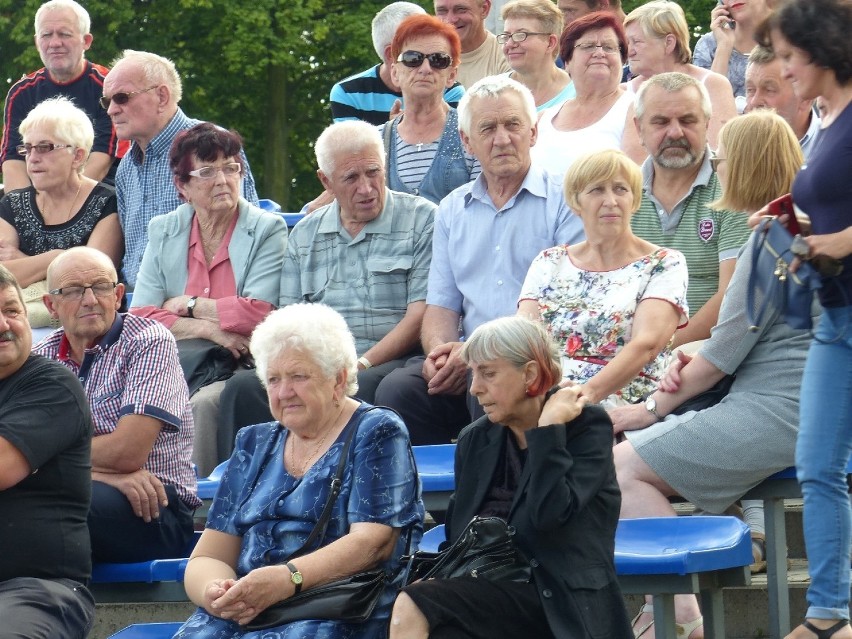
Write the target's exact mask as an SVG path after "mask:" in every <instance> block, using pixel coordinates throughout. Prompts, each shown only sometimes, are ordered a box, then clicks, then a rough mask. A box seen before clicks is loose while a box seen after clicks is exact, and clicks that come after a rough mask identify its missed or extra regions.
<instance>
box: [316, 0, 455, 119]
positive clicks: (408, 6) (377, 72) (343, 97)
mask: <svg viewBox="0 0 852 639" xmlns="http://www.w3.org/2000/svg"><path fill="white" fill-rule="evenodd" d="M425 13H426V11H425V10H424V9H423V7H421V6H419V5H416V4H414V3H413V2H393V3H391V4H389V5H388V6H386V7H385V8H384V9H382V10H381V11H379V12H378V13H377V14H376V17H375V18H373V23H372V35H373V48H374V49H375V50H376V53H377V54H378V56H379V58H381V60H382V62H381V63H380V64H377V65H376V66H373V67H370V68H369V69H367V70H366V71H361V72H360V73H356V74H355V75H352V76H349V77H348V78H346V79H345V80H341V81H340V82H338V83H337V84H335V85H334V86H333V87H331V97H330V103H331V115H332V117H333V118H334V121H335V122H343V121H345V120H364V121H365V122H369V123H370V124H375V125H376V126H378V125H380V124H384V123H385V122H387V121H388V119H389V116H390V112H391V110H392V109H393V108H394V106H395V103H396V102H397V101H399V103H400V104H399V105H396V106H401V104H402V93H401V92H400V90H399V87H398V86H396V84H394V82H393V80H392V79H391V71H390V70H391V66H392V65H393V62H394V61H393V59H392V58H391V53H390V47H391V41H392V40H393V34H394V33H395V32H396V28H397V27H398V26H399V24H400V22H402V21H403V20H404V19H405V18H407V17H409V16H413V15H422V14H425ZM462 95H464V87H462V86H461V84H459V83H458V82H456V83H455V84H454V85H453V86H452V87H450V88H448V89H446V90H445V91H444V100H445V101H446V102H447V103H448V104H449V105H450V106H451V107H453V108H455V107H456V106H457V105H458V102H459V100H460V99H461V96H462Z"/></svg>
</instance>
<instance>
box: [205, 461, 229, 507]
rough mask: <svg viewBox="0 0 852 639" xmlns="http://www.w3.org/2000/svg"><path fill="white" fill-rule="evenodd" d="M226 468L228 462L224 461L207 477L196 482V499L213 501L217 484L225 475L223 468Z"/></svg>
mask: <svg viewBox="0 0 852 639" xmlns="http://www.w3.org/2000/svg"><path fill="white" fill-rule="evenodd" d="M227 466H228V461H227V460H225V461H223V462H222V463H221V464H219V465H218V466H216V468H214V469H213V471H212V472H211V473H210V474H209V475H208V476H207V477H202V478H201V479H199V480H198V498H199V499H213V498H214V497H215V496H216V490H217V489H218V488H219V482H220V481H222V475H224V474H225V468H227Z"/></svg>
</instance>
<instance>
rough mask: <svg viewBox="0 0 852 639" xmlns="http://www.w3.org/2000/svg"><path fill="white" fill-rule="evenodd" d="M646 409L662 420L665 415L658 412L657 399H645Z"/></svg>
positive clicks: (658, 419)
mask: <svg viewBox="0 0 852 639" xmlns="http://www.w3.org/2000/svg"><path fill="white" fill-rule="evenodd" d="M645 409H646V410H647V411H648V412H649V413H651V414H652V415H653V416H654V417H656V418H657V421H660V420H661V419H662V418H663V417H662V416H661V415H660V414H659V413H658V412H657V400H656V399H654V398H653V397H649V398H648V399H646V400H645Z"/></svg>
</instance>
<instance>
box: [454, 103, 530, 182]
mask: <svg viewBox="0 0 852 639" xmlns="http://www.w3.org/2000/svg"><path fill="white" fill-rule="evenodd" d="M469 108H470V110H471V116H472V117H471V119H470V133H465V132H463V131H462V132H461V137H462V141H463V142H464V145H465V147H466V148H467V150H468V152H469V153H472V154H473V155H474V156H476V158H477V159H478V160H479V163H480V164H481V165H482V172H483V173H484V174H485V177H486V179H489V178H503V177H509V176H512V175H517V174H522V173H523V174H525V173H526V172H527V170H528V169H529V167H530V148H531V147H532V146H533V145H534V144H535V140H536V134H537V131H536V125H535V122H532V121H531V120H530V118H529V116H528V115H527V112H526V111H525V110H524V107H523V101H522V100H521V96H520V95H518V94H517V93H516V92H515V91H512V90H507V91H503V93H501V94H500V95H499V96H497V97H496V98H490V97H488V98H473V99H472V100H471V101H470V105H469Z"/></svg>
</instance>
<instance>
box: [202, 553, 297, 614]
mask: <svg viewBox="0 0 852 639" xmlns="http://www.w3.org/2000/svg"><path fill="white" fill-rule="evenodd" d="M289 576H290V573H289V571H288V570H287V568H286V567H285V566H264V567H263V568H256V569H254V570H252V571H251V572H249V573H248V574H247V575H246V576H245V577H243V578H241V579H214V580H212V581H210V582H209V583H208V584H207V586H206V587H205V589H204V609H205V610H206V611H207V612H209V613H210V614H211V615H213V616H215V617H220V618H222V619H230V620H231V621H235V622H236V623H238V624H240V625H241V626H244V625H245V624H247V623H249V622H250V621H251V620H252V619H254V618H255V617H256V616H257V615H259V614H260V613H261V612H263V611H264V610H266V609H267V608H268V607H269V606H271V605H272V604H275V603H277V602H279V601H282V600H283V599H287V598H288V597H291V596H292V595H293V593H294V592H295V586H293V584H292V582H291V581H290V579H289Z"/></svg>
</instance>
